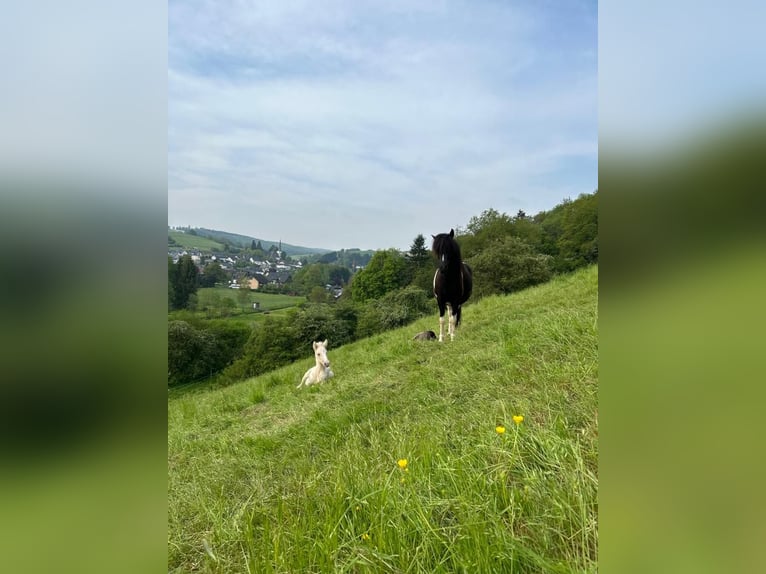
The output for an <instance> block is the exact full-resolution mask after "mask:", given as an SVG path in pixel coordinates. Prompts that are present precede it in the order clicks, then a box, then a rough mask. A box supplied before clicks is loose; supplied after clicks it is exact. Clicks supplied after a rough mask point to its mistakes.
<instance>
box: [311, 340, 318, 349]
mask: <svg viewBox="0 0 766 574" xmlns="http://www.w3.org/2000/svg"><path fill="white" fill-rule="evenodd" d="M311 348H312V349H314V350H315V351H316V350H317V342H316V341H313V342H312V343H311Z"/></svg>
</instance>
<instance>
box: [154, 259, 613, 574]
mask: <svg viewBox="0 0 766 574" xmlns="http://www.w3.org/2000/svg"><path fill="white" fill-rule="evenodd" d="M597 297H598V271H597V268H596V267H591V268H588V269H585V270H582V271H579V272H577V273H575V274H573V275H570V276H566V277H561V278H559V279H556V280H554V281H552V282H550V283H548V284H546V285H542V286H539V287H536V288H533V289H529V290H527V291H524V292H521V293H518V294H515V295H512V296H507V297H490V298H487V299H484V300H482V301H480V302H478V303H476V304H474V305H469V306H467V307H465V308H464V313H463V316H464V324H463V325H462V326H461V328H460V331H459V333H458V338H457V339H456V340H455V341H454V342H449V341H448V342H445V343H442V344H439V343H435V342H420V341H412V340H411V338H412V335H414V334H415V333H416V332H418V331H421V330H425V329H429V328H430V329H435V327H438V321H437V317H436V313H434V315H433V316H432V317H428V318H426V319H422V320H419V321H417V322H416V323H415V324H413V325H410V326H408V327H405V328H403V329H399V330H395V331H390V332H387V333H384V334H381V335H376V336H374V337H371V338H368V339H365V340H362V341H357V342H355V343H353V344H350V345H347V346H345V347H342V348H339V349H333V348H332V341H330V352H329V357H330V360H331V361H332V363H333V369H334V371H335V373H336V376H335V378H334V379H331V380H330V381H329V382H326V383H325V384H323V385H321V386H318V387H311V388H310V389H308V390H304V389H301V390H296V389H295V386H296V385H297V384H298V382H299V381H300V378H301V375H302V374H303V372H304V371H305V370H306V369H307V368H309V367H310V366H312V364H313V358H312V357H311V356H310V352H311V347H310V341H307V342H306V349H307V357H306V359H305V360H302V361H298V362H297V363H294V364H292V365H289V366H287V367H285V368H282V369H280V370H278V371H274V372H273V373H269V374H266V375H264V376H261V377H258V378H255V379H251V380H248V381H245V382H242V383H240V384H238V385H234V386H232V387H228V388H225V389H220V390H214V391H207V392H201V393H187V394H178V395H173V396H171V397H170V399H169V405H168V505H169V506H168V516H169V532H168V560H169V570H170V571H175V572H423V573H426V572H428V573H430V572H517V573H524V572H595V571H596V568H597V540H598V535H597V486H598V479H597V436H598V406H597V376H598V362H597V361H598V356H597V322H596V319H597ZM514 415H523V417H524V419H523V421H521V422H520V424H518V425H516V424H515V423H514V420H513V418H512V417H513V416H514ZM498 426H502V427H503V428H504V429H505V431H504V432H503V433H502V434H501V433H499V432H498V429H497V427H498ZM403 459H406V460H407V464H406V468H404V469H403V468H401V467H400V466H399V464H398V461H399V460H403Z"/></svg>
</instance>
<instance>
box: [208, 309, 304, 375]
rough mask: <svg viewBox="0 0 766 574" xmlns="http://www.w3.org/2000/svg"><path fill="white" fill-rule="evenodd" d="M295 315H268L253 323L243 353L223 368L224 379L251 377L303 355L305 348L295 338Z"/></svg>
mask: <svg viewBox="0 0 766 574" xmlns="http://www.w3.org/2000/svg"><path fill="white" fill-rule="evenodd" d="M295 314H296V313H290V314H288V315H287V317H285V318H281V317H279V318H275V317H267V318H266V320H265V321H263V323H261V324H260V325H258V326H256V327H255V328H254V329H253V331H252V333H251V335H250V338H249V339H248V341H247V343H246V344H245V348H244V352H243V353H242V356H241V357H240V358H239V359H238V360H237V361H235V362H234V363H232V364H231V365H229V366H228V367H227V368H226V369H225V370H224V372H223V379H224V382H233V381H238V380H241V379H247V378H249V377H254V376H256V375H260V374H261V373H265V372H266V371H270V370H272V369H276V368H277V367H281V366H282V365H286V364H288V363H291V362H292V361H294V360H295V359H297V358H299V357H301V356H302V355H305V354H306V352H307V351H306V350H305V349H306V347H305V345H300V344H299V341H298V339H297V332H296V329H295V326H294V322H295Z"/></svg>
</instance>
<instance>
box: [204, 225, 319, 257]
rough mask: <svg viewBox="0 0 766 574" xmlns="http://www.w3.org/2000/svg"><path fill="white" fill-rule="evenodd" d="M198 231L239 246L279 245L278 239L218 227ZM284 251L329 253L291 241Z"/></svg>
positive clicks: (264, 246) (268, 247) (292, 254)
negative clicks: (259, 237) (231, 231)
mask: <svg viewBox="0 0 766 574" xmlns="http://www.w3.org/2000/svg"><path fill="white" fill-rule="evenodd" d="M197 233H199V234H200V235H204V236H206V237H209V238H211V239H213V240H217V241H228V242H229V243H231V244H232V245H237V246H239V247H250V245H251V243H252V242H253V241H255V242H256V243H258V242H259V241H260V242H261V247H263V248H264V249H266V250H268V249H270V248H271V246H272V245H277V246H278V245H279V242H278V241H267V240H265V239H258V238H257V237H250V236H249V235H240V234H238V233H229V232H228V231H219V230H217V229H205V228H204V227H202V228H199V229H197ZM282 251H284V253H285V254H286V255H290V256H292V257H295V256H297V255H298V254H300V255H306V254H309V255H311V254H317V253H319V254H321V253H328V252H329V251H330V250H329V249H321V248H319V247H301V246H299V245H290V244H289V243H284V242H283V243H282Z"/></svg>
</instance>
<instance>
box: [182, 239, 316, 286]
mask: <svg viewBox="0 0 766 574" xmlns="http://www.w3.org/2000/svg"><path fill="white" fill-rule="evenodd" d="M270 253H271V257H270V259H263V260H259V259H255V258H253V257H252V255H250V254H248V253H237V254H234V253H226V252H222V251H213V252H209V253H208V252H203V251H200V250H195V249H186V248H182V247H177V248H170V249H168V256H169V257H170V258H171V259H172V260H173V263H178V260H179V259H180V258H181V257H183V256H184V255H189V256H190V257H191V260H192V261H193V262H194V264H195V265H196V266H197V268H198V269H199V271H200V273H201V272H202V270H203V269H204V267H205V265H207V264H208V263H211V262H213V261H215V262H217V263H218V264H219V265H220V266H221V269H223V270H224V271H226V272H227V273H229V274H231V282H230V284H229V286H230V287H231V288H232V289H239V285H240V284H239V281H240V279H241V278H242V277H243V276H244V277H248V278H249V279H250V289H258V288H259V287H261V286H262V285H267V284H272V285H283V284H285V283H286V282H287V281H288V279H290V278H291V277H292V275H293V273H295V272H296V271H297V270H298V269H301V268H302V267H303V262H302V261H292V260H288V261H289V262H288V261H286V260H285V258H284V252H283V251H282V246H281V242H280V246H279V248H278V249H276V250H274V251H271V252H270Z"/></svg>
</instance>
